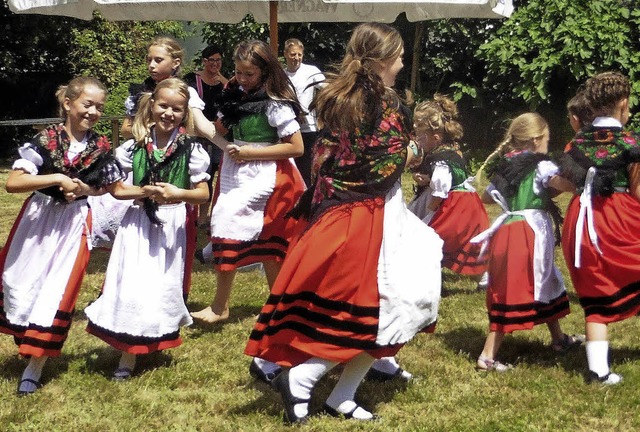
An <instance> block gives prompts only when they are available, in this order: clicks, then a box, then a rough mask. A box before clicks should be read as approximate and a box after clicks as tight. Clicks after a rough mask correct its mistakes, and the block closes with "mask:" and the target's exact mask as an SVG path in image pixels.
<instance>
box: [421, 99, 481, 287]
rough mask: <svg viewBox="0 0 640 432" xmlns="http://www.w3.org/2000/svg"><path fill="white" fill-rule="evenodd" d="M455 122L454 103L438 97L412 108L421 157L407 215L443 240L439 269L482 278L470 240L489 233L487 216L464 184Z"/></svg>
mask: <svg viewBox="0 0 640 432" xmlns="http://www.w3.org/2000/svg"><path fill="white" fill-rule="evenodd" d="M457 117H458V107H457V106H456V104H455V102H453V101H452V100H451V99H449V98H447V97H445V96H442V95H439V94H436V95H435V96H434V97H433V100H431V101H427V102H422V103H420V104H419V105H418V106H416V108H415V110H414V113H413V124H414V125H415V132H416V137H417V140H418V143H419V144H421V145H422V146H423V148H424V150H425V156H424V158H423V160H422V162H421V164H420V165H419V166H418V167H417V168H416V169H414V170H413V171H414V174H413V179H414V181H416V184H417V187H416V196H415V197H414V198H413V200H412V201H411V203H410V204H409V210H411V211H412V212H413V213H415V214H416V216H418V217H419V218H420V219H422V221H423V222H425V223H426V224H427V225H429V226H430V227H432V228H433V229H434V230H435V232H436V233H438V235H439V236H440V237H441V238H442V240H443V241H444V247H443V250H442V254H443V258H442V266H443V267H447V268H448V269H451V270H453V271H454V272H456V273H460V274H464V275H474V276H477V277H478V279H480V277H481V276H482V275H483V274H484V273H485V272H486V269H487V265H486V260H484V259H479V258H478V253H479V252H480V248H479V246H478V245H475V244H472V243H469V240H470V239H471V238H472V237H474V236H475V235H477V234H479V233H481V232H482V231H484V230H486V229H487V228H489V217H488V216H487V212H486V210H485V208H484V205H483V204H482V201H480V197H479V196H478V194H477V193H476V191H475V189H474V188H473V186H471V184H470V182H469V180H468V179H469V176H468V173H467V171H466V162H465V160H464V158H463V157H462V153H461V151H460V146H459V144H458V143H459V140H460V139H461V138H462V133H463V131H462V125H461V124H460V123H459V122H458V120H457Z"/></svg>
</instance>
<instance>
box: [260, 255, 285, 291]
mask: <svg viewBox="0 0 640 432" xmlns="http://www.w3.org/2000/svg"><path fill="white" fill-rule="evenodd" d="M262 265H263V266H264V273H265V275H266V276H267V283H268V284H269V290H271V288H273V284H274V283H275V282H276V278H277V277H278V273H280V269H281V268H282V263H281V262H278V261H263V262H262Z"/></svg>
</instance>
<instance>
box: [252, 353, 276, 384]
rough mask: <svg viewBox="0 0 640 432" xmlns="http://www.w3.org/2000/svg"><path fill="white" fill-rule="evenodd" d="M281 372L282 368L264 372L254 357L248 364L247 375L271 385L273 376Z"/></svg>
mask: <svg viewBox="0 0 640 432" xmlns="http://www.w3.org/2000/svg"><path fill="white" fill-rule="evenodd" d="M281 372H282V368H278V369H276V370H275V371H273V372H265V371H263V370H262V369H260V367H259V366H258V363H256V361H255V359H254V360H252V361H251V364H250V365H249V375H251V376H252V377H254V378H255V379H258V380H260V381H262V382H263V383H265V384H268V385H272V384H273V380H274V379H275V377H277V376H278V375H280V373H281Z"/></svg>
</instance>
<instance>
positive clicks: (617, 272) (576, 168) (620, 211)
mask: <svg viewBox="0 0 640 432" xmlns="http://www.w3.org/2000/svg"><path fill="white" fill-rule="evenodd" d="M630 93H631V86H630V84H629V79H628V78H627V77H625V76H624V75H622V74H621V73H619V72H603V73H600V74H598V75H595V76H594V77H592V78H590V79H588V80H587V82H586V83H585V87H584V96H585V98H586V100H587V103H588V105H589V107H590V109H591V113H592V115H593V118H594V119H593V121H592V122H591V124H589V125H587V126H586V127H583V128H582V129H581V130H580V131H578V133H577V134H576V135H575V137H574V138H573V140H571V142H570V143H569V144H568V145H567V147H566V149H565V155H564V156H565V158H564V161H563V162H564V163H563V173H564V174H563V175H566V176H567V178H569V179H570V180H571V181H572V182H573V183H574V184H575V185H576V187H577V188H578V194H579V195H578V194H576V195H575V196H574V198H573V199H572V201H571V203H570V204H569V207H568V208H567V212H566V219H565V225H564V231H563V235H562V249H563V251H564V256H565V260H566V262H567V266H568V268H569V273H570V274H571V280H572V281H573V286H574V287H575V289H576V292H577V293H578V297H579V299H580V305H581V306H582V308H583V309H584V314H585V322H586V336H587V343H586V351H587V362H588V365H589V377H588V379H589V380H591V381H595V382H601V383H603V384H607V385H611V384H617V383H619V382H620V381H621V380H622V377H621V376H620V375H618V374H615V373H612V372H611V371H610V368H609V358H608V354H609V342H608V325H609V324H610V323H613V322H618V321H622V320H625V319H627V318H629V317H633V316H635V315H638V313H640V219H638V214H640V136H639V135H638V134H637V133H636V132H631V131H625V130H624V129H623V128H624V125H625V124H626V123H627V121H628V120H629V116H630V114H629V96H630Z"/></svg>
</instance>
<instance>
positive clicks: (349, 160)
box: [245, 23, 442, 422]
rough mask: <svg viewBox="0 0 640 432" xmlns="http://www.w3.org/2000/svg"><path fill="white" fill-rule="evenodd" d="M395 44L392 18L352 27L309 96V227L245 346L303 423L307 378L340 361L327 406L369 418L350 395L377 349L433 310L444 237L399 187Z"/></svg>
mask: <svg viewBox="0 0 640 432" xmlns="http://www.w3.org/2000/svg"><path fill="white" fill-rule="evenodd" d="M403 51H404V50H403V42H402V38H401V36H400V34H399V33H398V31H397V30H395V29H393V28H392V27H390V26H388V25H385V24H380V23H371V24H361V25H359V26H358V27H356V28H355V29H354V31H353V34H352V36H351V40H350V41H349V43H348V45H347V51H346V56H345V58H344V59H343V61H342V64H341V66H340V69H339V71H338V73H337V74H328V76H329V78H328V82H327V85H326V86H325V87H323V88H322V89H321V90H320V92H319V93H318V96H317V98H316V107H315V108H316V112H317V115H318V121H319V125H320V127H321V132H320V137H319V139H318V141H316V145H315V148H314V163H313V170H312V172H313V174H312V185H313V186H312V187H311V188H310V189H309V190H307V191H306V192H305V194H304V195H303V196H302V198H301V200H300V203H299V204H298V206H297V207H296V209H295V211H294V213H298V214H300V215H301V216H304V217H305V219H306V221H307V222H308V224H306V226H305V224H304V222H300V227H301V228H304V230H303V231H302V232H301V233H300V235H299V237H297V240H296V241H295V243H294V244H292V246H291V247H290V249H289V251H288V252H287V257H286V259H285V260H284V263H283V266H282V270H281V272H280V274H279V275H278V278H277V280H276V283H275V284H274V286H273V289H272V291H271V295H270V296H269V299H268V300H267V303H266V304H265V306H264V307H263V308H262V311H261V313H260V317H259V318H258V322H257V323H256V325H255V327H254V329H253V331H252V333H251V336H250V340H249V343H248V344H247V347H246V349H245V353H246V354H248V355H251V356H256V357H259V358H262V359H266V360H269V361H272V362H275V363H277V364H279V365H281V366H283V367H286V368H287V369H286V370H284V371H283V372H282V373H280V374H279V375H278V376H277V377H276V378H275V379H274V381H273V382H274V386H275V387H276V389H277V390H278V391H279V392H280V394H281V396H282V400H283V403H284V407H285V419H286V420H287V421H288V422H302V421H305V420H306V418H307V416H308V414H309V400H310V397H311V392H312V390H313V388H314V386H315V384H316V383H317V382H318V380H319V379H320V378H321V377H322V376H323V375H325V374H326V373H327V372H329V370H331V369H332V368H333V367H335V366H337V365H338V364H341V363H342V364H344V370H343V372H342V375H341V376H340V379H339V380H338V383H337V384H336V386H335V387H334V389H333V390H332V392H331V394H330V395H329V397H328V398H327V400H326V404H325V410H326V412H327V413H329V414H330V415H333V416H342V417H346V418H353V419H358V420H370V419H372V418H373V414H372V413H371V412H370V411H369V410H368V409H365V408H364V407H362V406H360V404H358V403H357V402H356V401H355V393H356V390H357V388H358V386H359V384H360V382H361V381H362V379H363V377H364V376H365V375H366V373H367V371H368V370H369V368H370V366H371V364H372V363H373V360H374V358H380V357H383V356H393V355H395V353H396V352H397V351H398V350H399V349H400V348H401V347H402V346H403V345H404V344H405V343H406V342H408V341H409V340H410V339H411V338H412V337H413V336H414V335H415V334H416V333H417V332H419V331H421V330H423V329H426V328H429V327H430V326H432V325H433V324H434V323H435V320H436V318H437V312H438V305H439V299H440V261H441V258H442V255H441V250H442V241H441V240H440V238H439V237H438V235H437V234H435V232H434V231H433V230H432V229H431V228H429V227H428V226H426V225H425V224H424V223H422V222H421V221H420V220H419V219H418V218H417V217H416V216H415V215H414V214H412V213H411V212H409V211H408V210H407V208H406V205H405V203H404V200H403V198H402V189H401V187H400V177H401V175H402V172H403V170H404V167H405V165H406V164H407V163H408V162H409V161H410V160H411V158H412V157H413V156H414V155H416V156H417V155H418V154H419V150H418V148H417V146H416V145H415V143H413V142H410V140H409V134H410V132H411V129H412V125H411V121H410V112H408V110H407V109H406V108H405V107H404V106H403V105H402V104H401V103H400V100H399V98H398V96H397V95H396V93H395V92H394V91H393V90H391V89H390V87H391V86H392V85H393V84H394V81H395V77H396V75H397V73H398V72H399V71H400V69H401V68H402V54H403ZM337 101H340V102H339V103H336V102H337Z"/></svg>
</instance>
